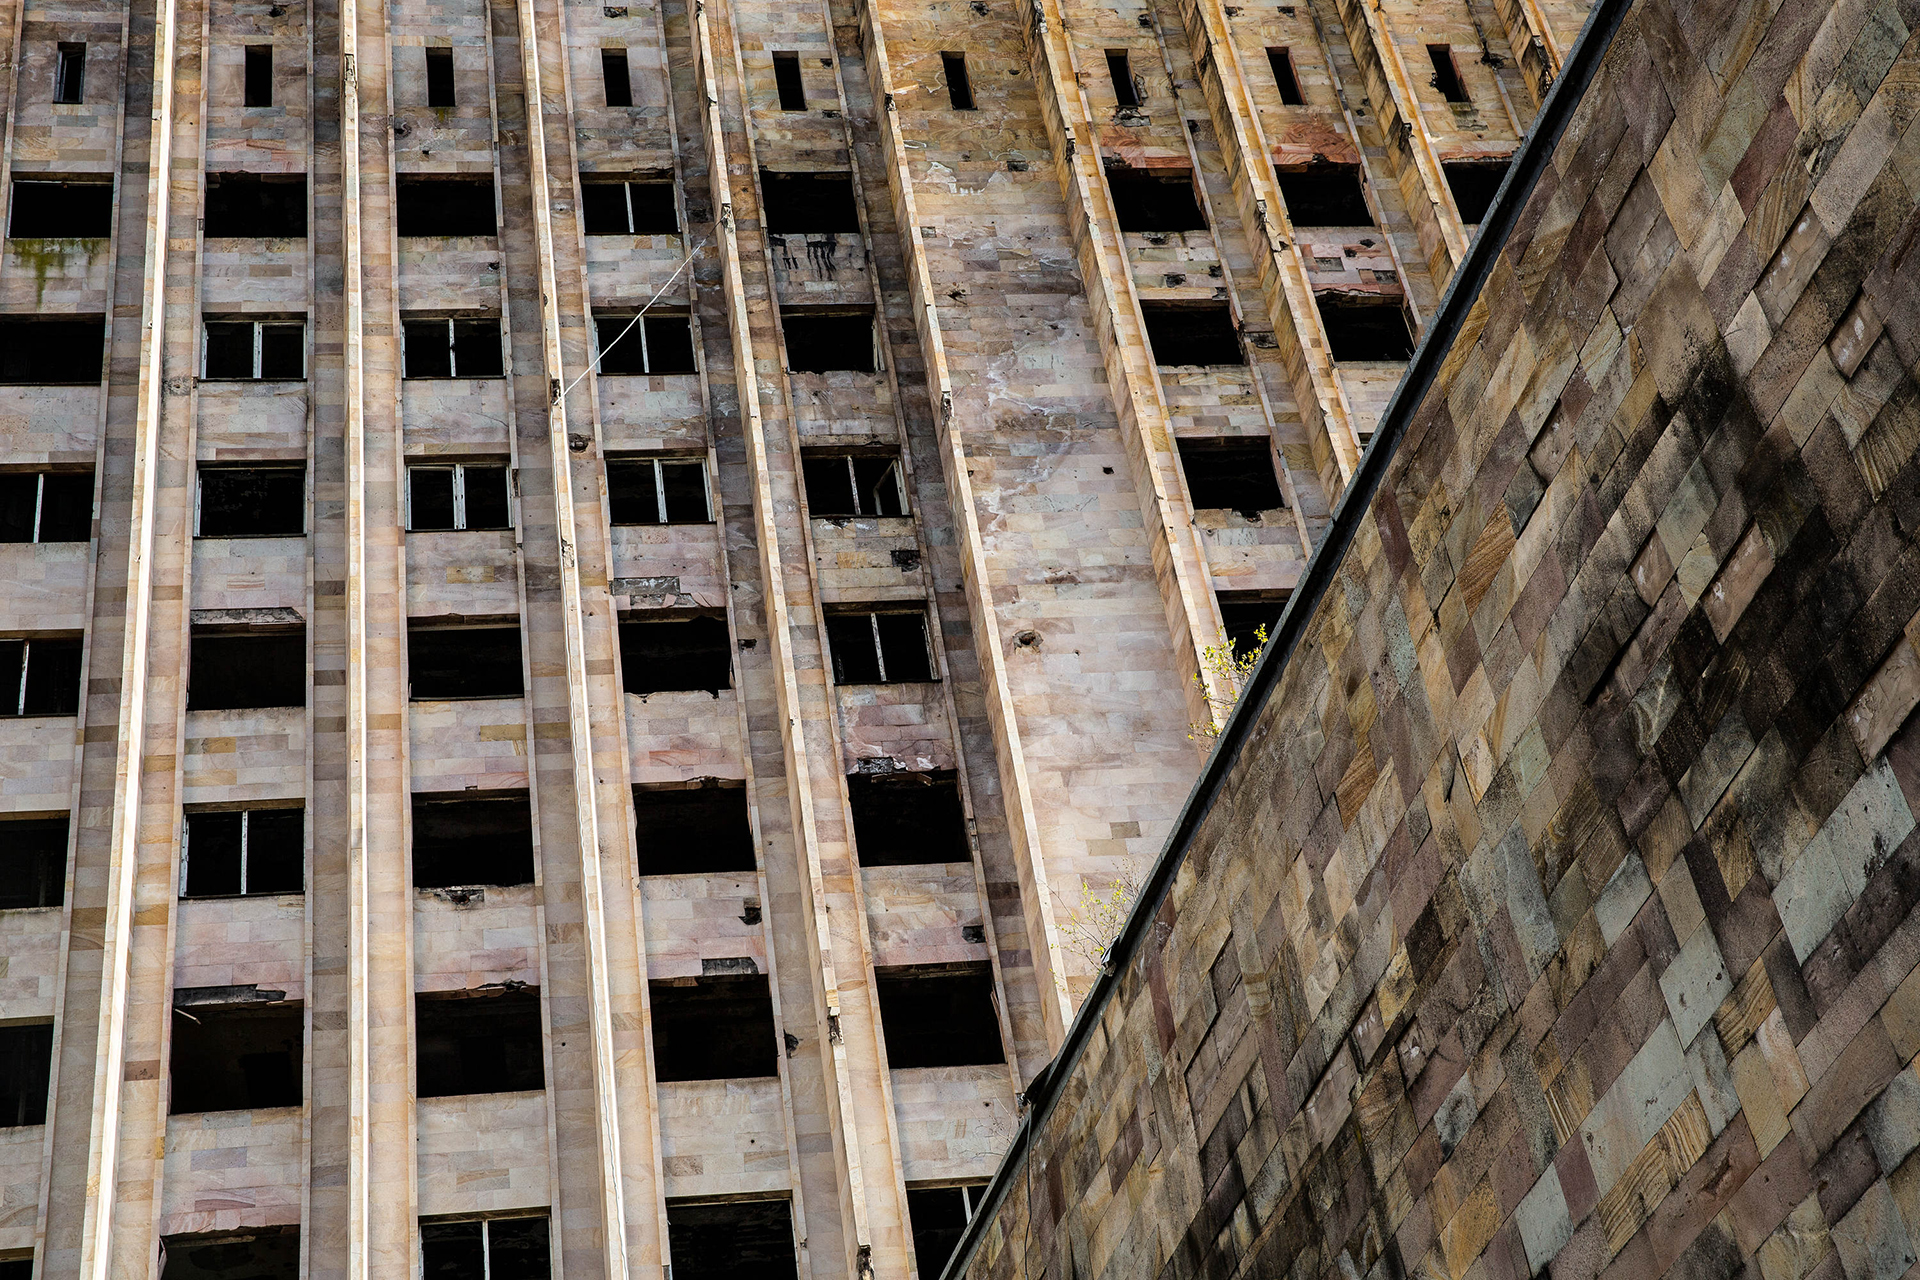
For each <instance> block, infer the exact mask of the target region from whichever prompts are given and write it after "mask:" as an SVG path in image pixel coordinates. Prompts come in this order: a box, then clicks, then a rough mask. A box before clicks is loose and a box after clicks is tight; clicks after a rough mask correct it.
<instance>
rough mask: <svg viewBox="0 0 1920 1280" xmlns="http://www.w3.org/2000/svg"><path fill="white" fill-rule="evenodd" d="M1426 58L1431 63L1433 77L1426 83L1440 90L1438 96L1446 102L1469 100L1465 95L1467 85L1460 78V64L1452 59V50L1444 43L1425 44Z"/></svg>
mask: <svg viewBox="0 0 1920 1280" xmlns="http://www.w3.org/2000/svg"><path fill="white" fill-rule="evenodd" d="M1427 60H1428V61H1430V62H1431V63H1433V79H1431V80H1429V81H1427V83H1428V84H1430V85H1432V86H1433V87H1434V88H1436V89H1438V90H1439V91H1440V96H1441V97H1443V98H1445V99H1446V100H1447V101H1448V102H1471V101H1472V99H1471V98H1469V97H1467V86H1466V85H1465V84H1463V83H1462V82H1461V80H1460V64H1459V63H1457V62H1455V61H1454V60H1453V50H1452V49H1450V48H1448V47H1447V46H1446V45H1444V44H1430V45H1428V46H1427Z"/></svg>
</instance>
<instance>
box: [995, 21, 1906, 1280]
mask: <svg viewBox="0 0 1920 1280" xmlns="http://www.w3.org/2000/svg"><path fill="white" fill-rule="evenodd" d="M1917 9H1920V6H1913V5H1911V4H1895V3H1892V0H1884V2H1882V3H1872V2H1871V0H1843V2H1842V3H1839V4H1834V5H1829V4H1826V3H1822V2H1820V0H1787V3H1785V4H1783V5H1780V6H1778V7H1777V9H1776V8H1774V7H1773V6H1771V5H1767V4H1761V3H1750V2H1747V0H1717V2H1715V0H1700V2H1697V3H1694V2H1689V0H1641V2H1640V3H1636V4H1634V5H1633V6H1632V8H1631V10H1630V12H1629V13H1628V15H1627V17H1626V19H1625V22H1624V24H1623V25H1622V27H1621V28H1620V30H1619V33H1618V35H1617V37H1616V38H1615V40H1614V42H1613V44H1612V47H1611V49H1610V51H1609V52H1608V54H1607V56H1606V59H1605V62H1604V64H1603V65H1602V67H1601V70H1600V72H1599V75H1598V77H1597V79H1596V80H1595V81H1594V83H1593V85H1592V87H1591V88H1590V90H1589V91H1588V93H1587V95H1586V99H1585V101H1584V102H1583V104H1582V105H1581V107H1580V109H1579V111H1578V112H1577V113H1576V115H1575V116H1574V118H1573V120H1572V122H1571V124H1570V126H1569V128H1568V130H1567V132H1566V134H1565V136H1564V137H1563V139H1562V141H1561V143H1560V145H1559V147H1558V149H1557V151H1556V152H1555V154H1554V155H1553V157H1552V159H1551V161H1550V163H1549V166H1548V169H1547V171H1546V172H1545V174H1544V175H1543V176H1542V178H1541V179H1540V181H1539V184H1538V185H1537V187H1536V188H1535V189H1534V191H1533V193H1532V195H1531V197H1530V199H1529V200H1528V201H1527V203H1526V205H1525V208H1524V212H1523V213H1522V214H1521V217H1520V222H1519V224H1518V227H1517V228H1516V230H1515V232H1514V234H1513V236H1512V237H1511V238H1510V239H1509V240H1508V242H1507V245H1506V248H1505V250H1504V252H1503V253H1502V255H1501V256H1500V258H1499V260H1498V262H1497V263H1496V265H1495V268H1494V271H1493V274H1492V276H1491V279H1490V282H1489V283H1488V285H1487V286H1486V288H1485V289H1484V290H1483V291H1482V293H1481V295H1480V297H1479V299H1478V301H1477V302H1476V304H1475V305H1474V307H1473V309H1472V311H1471V313H1470V315H1469V317H1468V320H1467V323H1466V325H1465V327H1464V329H1463V331H1462V332H1461V333H1460V334H1459V336H1458V338H1457V340H1456V341H1455V342H1454V344H1453V346H1452V349H1451V351H1450V353H1449V354H1448V356H1447V358H1446V360H1445V363H1444V365H1443V367H1442V368H1441V371H1440V373H1439V376H1438V379H1437V381H1436V383H1435V384H1434V386H1433V388H1432V390H1431V391H1430V392H1429V393H1428V394H1427V395H1426V397H1425V399H1424V401H1423V402H1421V403H1420V404H1419V405H1418V406H1417V407H1416V408H1415V409H1414V411H1413V414H1412V417H1411V418H1410V420H1409V423H1408V426H1407V431H1406V434H1405V437H1404V440H1403V442H1402V443H1401V444H1400V446H1399V449H1398V453H1397V455H1396V456H1395V457H1394V458H1393V459H1392V461H1391V464H1390V467H1389V470H1388V472H1387V478H1386V481H1385V484H1384V485H1383V487H1382V488H1381V490H1380V492H1379V495H1378V496H1377V498H1376V499H1375V500H1374V502H1373V503H1372V504H1371V505H1370V507H1368V508H1367V509H1366V511H1365V512H1364V514H1363V515H1362V517H1361V519H1360V522H1359V527H1358V532H1357V534H1356V536H1355V537H1354V540H1353V541H1352V543H1351V545H1350V546H1349V548H1348V550H1347V551H1346V553H1345V556H1344V559H1343V561H1342V563H1341V564H1340V565H1339V568H1338V573H1337V577H1336V578H1335V579H1334V581H1333V582H1332V585H1331V587H1330V588H1329V589H1328V591H1327V592H1326V593H1325V595H1324V596H1323V597H1322V598H1321V599H1320V600H1319V602H1318V604H1317V606H1316V608H1315V609H1314V612H1313V613H1312V615H1311V617H1310V618H1309V619H1308V620H1307V622H1306V626H1305V629H1304V631H1303V632H1302V633H1301V639H1300V643H1299V645H1298V647H1297V648H1296V649H1294V651H1293V652H1292V654H1291V656H1290V661H1289V662H1288V664H1287V666H1286V668H1285V670H1284V671H1283V672H1281V673H1280V674H1279V676H1278V678H1277V680H1276V681H1275V682H1274V683H1273V685H1272V692H1271V696H1270V697H1269V698H1268V699H1267V700H1266V701H1265V703H1264V704H1263V705H1261V706H1259V707H1258V708H1249V709H1248V710H1249V712H1250V713H1251V714H1253V715H1254V716H1255V719H1254V721H1253V723H1252V726H1251V729H1250V733H1249V736H1248V738H1247V739H1246V742H1245V745H1244V749H1243V750H1242V751H1241V753H1240V755H1239V757H1238V758H1237V759H1236V760H1235V761H1234V762H1233V763H1232V766H1231V769H1230V772H1229V773H1228V774H1227V776H1226V780H1225V782H1224V784H1223V786H1222V787H1221V789H1220V791H1219V792H1218V793H1217V799H1216V800H1215V802H1214V804H1213V807H1212V810H1211V812H1210V813H1209V814H1208V815H1207V817H1206V818H1205V820H1204V823H1203V824H1202V826H1201V827H1200V829H1199V832H1198V834H1197V836H1196V838H1195V840H1194V842H1193V843H1192V845H1191V846H1190V849H1189V852H1188V854H1187V856H1186V859H1185V863H1184V865H1183V866H1182V867H1181V868H1180V870H1179V873H1178V876H1177V878H1176V879H1175V880H1174V881H1173V884H1172V887H1171V889H1170V891H1169V892H1168V894H1167V896H1166V897H1165V899H1164V902H1163V904H1162V906H1161V909H1160V911H1159V914H1158V916H1157V918H1156V927H1155V928H1153V929H1151V930H1150V931H1149V932H1148V933H1147V934H1146V935H1145V936H1146V941H1145V942H1144V944H1143V945H1142V946H1141V947H1140V948H1139V950H1138V951H1137V952H1135V953H1134V954H1132V955H1131V956H1130V957H1129V958H1128V963H1127V966H1126V967H1125V969H1124V971H1123V972H1122V974H1121V977H1120V978H1119V980H1118V982H1117V984H1116V986H1115V987H1114V989H1113V991H1114V994H1113V998H1112V999H1111V1001H1110V1002H1109V1003H1107V1004H1106V1006H1105V1007H1104V1010H1103V1011H1102V1014H1101V1017H1100V1021H1099V1024H1098V1026H1097V1027H1096V1028H1095V1030H1094V1033H1093V1036H1092V1039H1091V1041H1090V1043H1089V1047H1088V1048H1087V1049H1086V1051H1085V1053H1084V1055H1083V1056H1082V1057H1081V1058H1080V1059H1079V1061H1078V1063H1077V1064H1076V1065H1075V1066H1074V1067H1073V1069H1072V1072H1071V1074H1070V1076H1069V1077H1068V1078H1067V1079H1066V1081H1065V1082H1064V1083H1063V1084H1061V1085H1060V1086H1059V1092H1058V1094H1057V1095H1056V1096H1057V1098H1058V1103H1057V1105H1056V1106H1055V1107H1054V1108H1053V1109H1052V1110H1051V1111H1050V1112H1049V1113H1047V1114H1046V1117H1045V1119H1044V1121H1043V1122H1042V1123H1041V1124H1040V1126H1039V1128H1038V1131H1037V1133H1036V1136H1035V1138H1034V1142H1033V1145H1032V1147H1031V1154H1030V1155H1029V1157H1028V1158H1027V1159H1026V1160H1025V1161H1024V1164H1023V1165H1020V1166H1017V1167H1014V1168H1013V1170H1012V1176H1011V1178H1010V1180H1009V1191H1008V1194H1007V1195H1006V1197H1005V1199H1004V1201H1003V1202H1002V1203H1001V1204H1000V1205H999V1208H998V1216H997V1218H996V1219H995V1221H994V1222H993V1223H992V1224H991V1226H990V1227H989V1228H988V1230H987V1233H986V1234H985V1236H984V1237H983V1240H982V1243H981V1247H980V1248H979V1250H978V1251H977V1252H976V1254H975V1255H974V1256H973V1258H972V1261H971V1264H970V1268H969V1271H968V1274H971V1275H975V1276H980V1277H1000V1276H1039V1275H1043V1274H1044V1275H1047V1276H1054V1277H1065V1276H1075V1277H1081V1278H1082V1280H1085V1278H1088V1277H1119V1276H1155V1275H1159V1276H1165V1277H1186V1276H1195V1275H1205V1276H1209V1277H1214V1276H1221V1277H1224V1276H1233V1275H1246V1276H1253V1275H1258V1276H1279V1275H1291V1276H1333V1275H1340V1276H1347V1277H1358V1276H1381V1277H1388V1276H1395V1277H1397V1276H1403V1275H1417V1276H1422V1277H1440V1276H1446V1277H1452V1278H1453V1280H1460V1278H1461V1277H1467V1276H1472V1277H1485V1278H1487V1280H1494V1278H1507V1277H1512V1278H1514V1280H1519V1278H1520V1277H1526V1276H1530V1275H1549V1274H1550V1275H1551V1276H1553V1277H1554V1278H1555V1280H1570V1278H1572V1277H1584V1276H1595V1275H1603V1274H1604V1275H1608V1276H1618V1277H1629V1276H1632V1277H1640V1276H1653V1275H1660V1274H1674V1275H1685V1276H1715V1277H1719V1276H1731V1275H1734V1274H1737V1273H1741V1272H1742V1270H1743V1268H1744V1269H1745V1272H1744V1273H1745V1274H1747V1275H1757V1276H1762V1277H1765V1280H1802V1277H1808V1276H1813V1277H1817V1278H1818V1280H1839V1278H1840V1277H1842V1276H1845V1277H1847V1280H1867V1278H1868V1277H1872V1278H1875V1280H1881V1278H1891V1277H1896V1276H1899V1275H1901V1274H1902V1273H1907V1272H1909V1268H1911V1267H1913V1266H1914V1264H1915V1262H1916V1259H1920V1158H1916V1157H1915V1156H1914V1154H1913V1153H1914V1151H1915V1149H1916V1146H1920V1079H1916V1074H1915V1069H1914V1059H1915V1055H1916V1054H1917V1053H1920V971H1916V969H1915V964H1916V961H1920V919H1916V917H1915V916H1914V914H1913V911H1912V907H1913V904H1914V903H1915V901H1916V898H1920V836H1916V835H1915V834H1914V832H1915V819H1914V812H1915V810H1916V809H1920V729H1916V728H1915V727H1914V726H1913V725H1912V724H1910V723H1909V722H1908V716H1909V713H1910V711H1911V710H1912V709H1913V707H1914V706H1915V704H1916V701H1920V654H1917V653H1916V651H1915V644H1914V640H1913V639H1912V638H1911V637H1913V636H1914V635H1916V634H1920V633H1916V631H1915V627H1916V625H1920V614H1916V609H1920V546H1916V543H1915V522H1916V519H1917V518H1920V506H1917V505H1916V503H1917V502H1920V463H1917V462H1916V460H1915V446H1916V443H1920V408H1917V407H1916V392H1917V390H1920V389H1917V388H1916V385H1915V382H1914V378H1913V369H1914V366H1915V362H1916V360H1920V327H1917V325H1916V319H1915V311H1914V305H1913V304H1914V301H1915V299H1914V296H1913V295H1914V290H1915V286H1916V283H1917V282H1920V261H1916V260H1915V259H1914V258H1913V257H1912V254H1911V251H1912V247H1913V244H1914V240H1915V236H1916V233H1920V213H1916V211H1915V209H1916V196H1915V193H1916V191H1920V130H1916V129H1915V128H1913V127H1911V125H1912V121H1913V119H1914V116H1915V113H1916V110H1920V91H1917V89H1916V80H1917V78H1920V40H1910V39H1909V27H1910V25H1911V24H1913V23H1915V22H1916V21H1920V13H1917V12H1916V10H1917Z"/></svg>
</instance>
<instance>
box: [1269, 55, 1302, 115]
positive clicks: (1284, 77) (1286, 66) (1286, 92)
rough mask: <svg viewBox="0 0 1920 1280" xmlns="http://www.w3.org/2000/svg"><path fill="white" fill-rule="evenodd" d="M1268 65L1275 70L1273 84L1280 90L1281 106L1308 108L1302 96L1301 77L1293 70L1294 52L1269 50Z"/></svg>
mask: <svg viewBox="0 0 1920 1280" xmlns="http://www.w3.org/2000/svg"><path fill="white" fill-rule="evenodd" d="M1267 65H1268V66H1269V67H1272V68H1273V83H1274V87H1275V88H1277V89H1279V90H1280V105H1282V106H1286V107H1304V106H1306V105H1307V100H1306V99H1305V98H1304V97H1302V96H1301V94H1300V77H1299V76H1298V75H1296V74H1295V73H1294V69H1293V50H1291V49H1287V48H1277V49H1268V50H1267Z"/></svg>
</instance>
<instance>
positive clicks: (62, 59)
mask: <svg viewBox="0 0 1920 1280" xmlns="http://www.w3.org/2000/svg"><path fill="white" fill-rule="evenodd" d="M86 96H87V46H86V45H84V44H68V43H67V42H66V41H64V40H63V41H61V42H60V43H59V44H57V45H55V46H54V62H53V100H54V101H55V102H61V103H67V104H69V105H71V104H74V103H78V102H80V101H82V100H83V99H85V97H86Z"/></svg>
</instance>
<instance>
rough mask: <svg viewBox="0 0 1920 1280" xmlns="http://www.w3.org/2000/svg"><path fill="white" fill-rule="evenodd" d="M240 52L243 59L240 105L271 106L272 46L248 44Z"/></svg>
mask: <svg viewBox="0 0 1920 1280" xmlns="http://www.w3.org/2000/svg"><path fill="white" fill-rule="evenodd" d="M241 53H242V57H243V59H244V61H243V63H242V72H241V79H242V83H241V93H240V105H241V106H243V107H271V106H272V105H273V46H272V45H270V44H250V45H248V46H246V48H245V49H243V50H242V51H241Z"/></svg>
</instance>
